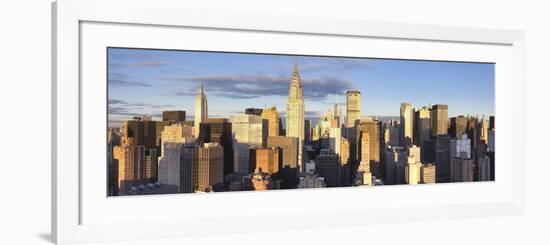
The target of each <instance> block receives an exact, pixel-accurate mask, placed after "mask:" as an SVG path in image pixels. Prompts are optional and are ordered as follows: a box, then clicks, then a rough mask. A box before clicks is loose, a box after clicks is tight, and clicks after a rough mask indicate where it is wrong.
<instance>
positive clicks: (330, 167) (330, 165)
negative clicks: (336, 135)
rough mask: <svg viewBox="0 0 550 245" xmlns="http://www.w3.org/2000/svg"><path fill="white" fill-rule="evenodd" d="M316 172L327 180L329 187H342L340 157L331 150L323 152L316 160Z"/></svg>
mask: <svg viewBox="0 0 550 245" xmlns="http://www.w3.org/2000/svg"><path fill="white" fill-rule="evenodd" d="M315 170H316V171H317V174H319V176H321V177H323V178H324V179H325V184H326V185H327V187H337V186H340V178H341V177H340V164H339V161H338V155H336V154H333V153H331V152H330V150H328V151H326V152H324V151H321V154H319V155H318V156H317V157H316V158H315Z"/></svg>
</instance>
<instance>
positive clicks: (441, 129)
mask: <svg viewBox="0 0 550 245" xmlns="http://www.w3.org/2000/svg"><path fill="white" fill-rule="evenodd" d="M448 111H449V107H448V106H447V105H442V104H437V105H434V106H432V111H431V115H430V120H431V122H432V123H431V130H432V137H436V136H439V135H445V134H447V133H448V130H447V120H448V113H449V112H448Z"/></svg>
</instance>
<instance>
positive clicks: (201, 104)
mask: <svg viewBox="0 0 550 245" xmlns="http://www.w3.org/2000/svg"><path fill="white" fill-rule="evenodd" d="M207 118H208V101H207V100H206V95H205V94H204V83H202V84H201V88H200V90H199V94H198V95H197V97H196V99H195V125H194V128H193V135H194V136H195V138H198V137H199V132H200V127H201V122H204V121H206V119H207Z"/></svg>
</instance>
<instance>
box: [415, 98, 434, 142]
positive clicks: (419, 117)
mask: <svg viewBox="0 0 550 245" xmlns="http://www.w3.org/2000/svg"><path fill="white" fill-rule="evenodd" d="M430 113H431V110H430V108H428V107H426V106H424V107H422V108H420V109H418V110H416V111H415V122H414V144H415V145H418V146H420V147H423V146H424V142H426V141H427V140H429V139H430V136H431V134H430V130H431V121H430Z"/></svg>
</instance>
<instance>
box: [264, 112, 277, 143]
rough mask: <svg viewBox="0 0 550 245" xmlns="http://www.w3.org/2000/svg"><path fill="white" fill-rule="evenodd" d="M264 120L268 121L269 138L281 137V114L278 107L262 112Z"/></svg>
mask: <svg viewBox="0 0 550 245" xmlns="http://www.w3.org/2000/svg"><path fill="white" fill-rule="evenodd" d="M261 116H262V119H264V120H267V124H268V127H267V136H269V137H273V136H279V114H278V113H277V107H275V106H273V107H270V108H266V109H264V110H263V111H262V115H261Z"/></svg>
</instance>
